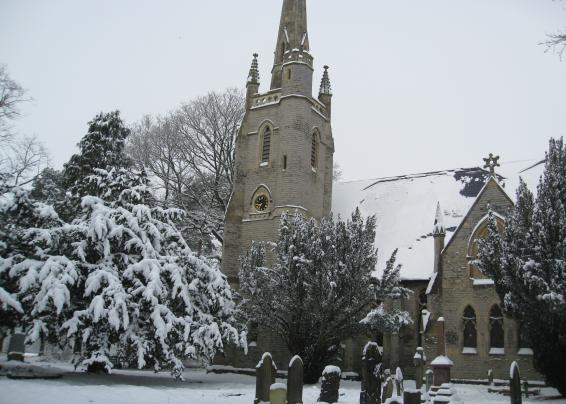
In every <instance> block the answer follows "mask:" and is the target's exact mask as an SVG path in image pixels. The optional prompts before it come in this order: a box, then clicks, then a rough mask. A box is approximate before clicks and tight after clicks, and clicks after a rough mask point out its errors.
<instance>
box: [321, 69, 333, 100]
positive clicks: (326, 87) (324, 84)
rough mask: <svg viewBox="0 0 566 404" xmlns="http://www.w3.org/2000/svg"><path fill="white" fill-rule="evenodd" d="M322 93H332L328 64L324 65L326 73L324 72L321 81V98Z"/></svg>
mask: <svg viewBox="0 0 566 404" xmlns="http://www.w3.org/2000/svg"><path fill="white" fill-rule="evenodd" d="M321 95H332V87H331V86H330V77H329V76H328V66H324V73H323V74H322V80H321V81H320V91H319V92H318V96H319V98H320V96H321Z"/></svg>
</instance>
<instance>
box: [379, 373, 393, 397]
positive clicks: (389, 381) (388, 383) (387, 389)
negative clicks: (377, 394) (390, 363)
mask: <svg viewBox="0 0 566 404" xmlns="http://www.w3.org/2000/svg"><path fill="white" fill-rule="evenodd" d="M388 370H389V369H387V370H386V372H387V371H388ZM389 374H391V373H389ZM392 396H393V378H392V377H391V376H388V377H387V378H386V379H385V384H384V385H383V391H382V393H381V401H383V402H385V401H387V399H388V398H391V397H392Z"/></svg>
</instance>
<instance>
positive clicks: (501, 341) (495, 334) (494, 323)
mask: <svg viewBox="0 0 566 404" xmlns="http://www.w3.org/2000/svg"><path fill="white" fill-rule="evenodd" d="M504 346H505V334H504V332H503V313H502V312H501V307H499V305H497V304H496V305H494V306H493V307H492V308H491V310H490V311H489V347H490V350H489V353H490V354H503V353H504V350H503V348H504Z"/></svg>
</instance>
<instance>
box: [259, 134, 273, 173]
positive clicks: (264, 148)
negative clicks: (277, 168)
mask: <svg viewBox="0 0 566 404" xmlns="http://www.w3.org/2000/svg"><path fill="white" fill-rule="evenodd" d="M260 152H261V164H262V165H267V164H269V153H270V152H271V128H270V127H269V126H266V127H265V129H264V130H263V134H262V136H261V150H260Z"/></svg>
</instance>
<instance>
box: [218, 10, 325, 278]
mask: <svg viewBox="0 0 566 404" xmlns="http://www.w3.org/2000/svg"><path fill="white" fill-rule="evenodd" d="M257 58H258V55H257V54H254V58H253V61H252V65H251V69H250V72H249V76H248V81H247V86H246V88H247V91H246V114H245V116H244V119H243V122H242V126H241V128H240V132H239V134H238V137H237V139H236V160H235V161H236V163H235V164H236V166H235V170H234V178H233V188H234V190H233V193H232V197H231V199H230V203H229V205H228V209H227V211H226V222H225V230H224V252H223V258H222V271H223V272H224V273H225V274H226V275H227V276H228V280H229V282H230V284H231V285H232V286H234V287H236V288H237V287H238V285H239V281H238V270H239V263H238V261H239V257H240V256H241V255H242V254H243V253H245V251H246V250H247V249H248V248H249V247H250V245H251V242H252V241H275V240H276V239H277V235H278V230H279V220H280V216H281V214H282V213H283V212H290V213H294V212H295V211H297V212H299V213H301V214H303V215H305V216H308V217H314V218H316V219H320V218H322V217H324V216H326V215H328V214H329V213H330V204H331V195H332V174H333V154H334V141H333V138H332V129H331V125H330V113H331V104H332V92H331V87H330V79H329V76H328V67H327V66H325V67H324V73H323V78H322V82H321V85H320V90H319V95H318V98H314V97H313V94H312V85H313V71H314V69H313V57H312V55H311V53H310V43H309V36H308V32H307V12H306V0H283V9H282V12H281V22H280V25H279V32H278V34H277V43H276V45H275V57H274V63H273V69H272V71H271V86H270V90H269V91H267V92H264V93H260V92H259V87H260V77H259V71H258V59H257Z"/></svg>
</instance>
